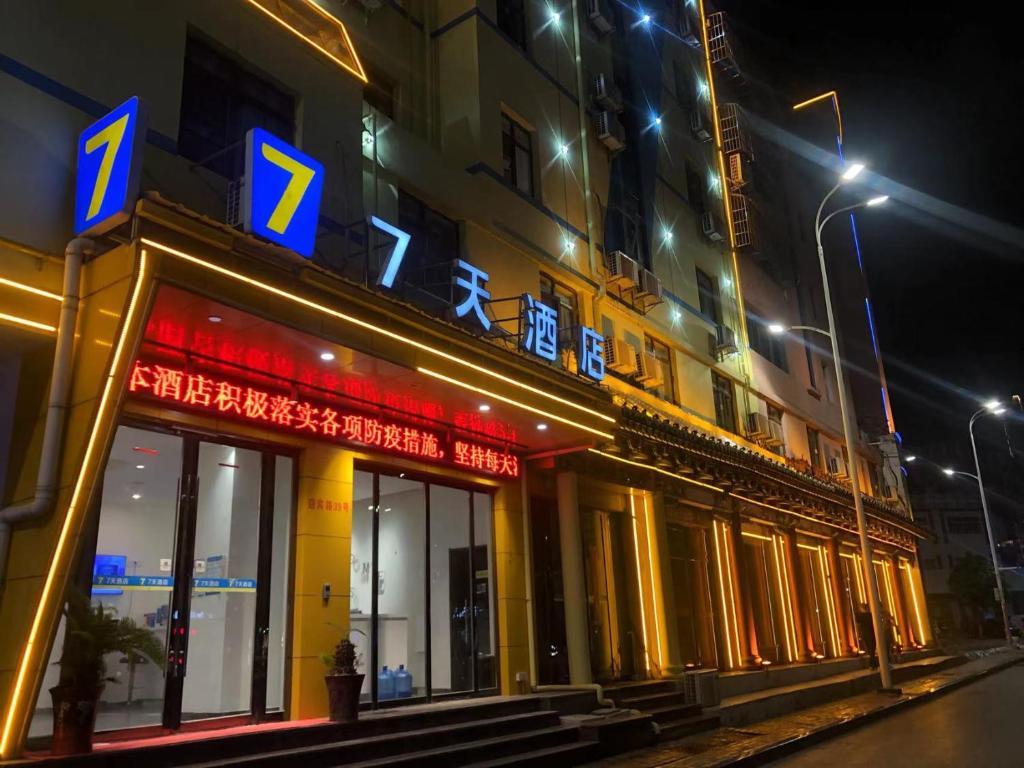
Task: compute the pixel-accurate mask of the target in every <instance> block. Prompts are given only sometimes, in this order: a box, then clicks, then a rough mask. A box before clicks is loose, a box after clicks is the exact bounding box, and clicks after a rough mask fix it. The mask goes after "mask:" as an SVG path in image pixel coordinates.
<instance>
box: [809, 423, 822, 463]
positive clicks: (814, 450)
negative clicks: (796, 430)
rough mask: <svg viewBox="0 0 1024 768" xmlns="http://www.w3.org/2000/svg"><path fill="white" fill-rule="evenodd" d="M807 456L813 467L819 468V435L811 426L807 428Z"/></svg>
mask: <svg viewBox="0 0 1024 768" xmlns="http://www.w3.org/2000/svg"><path fill="white" fill-rule="evenodd" d="M807 458H808V461H810V462H811V467H812V468H813V469H821V435H819V434H818V430H816V429H813V428H812V427H808V428H807Z"/></svg>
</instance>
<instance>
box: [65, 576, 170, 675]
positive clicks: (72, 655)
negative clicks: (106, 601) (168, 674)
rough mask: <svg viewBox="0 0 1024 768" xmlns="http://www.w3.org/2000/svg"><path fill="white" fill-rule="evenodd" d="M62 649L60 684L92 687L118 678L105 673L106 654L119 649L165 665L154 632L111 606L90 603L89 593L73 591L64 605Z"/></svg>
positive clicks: (132, 656)
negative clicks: (87, 594)
mask: <svg viewBox="0 0 1024 768" xmlns="http://www.w3.org/2000/svg"><path fill="white" fill-rule="evenodd" d="M64 616H65V619H66V625H65V626H66V631H65V636H64V649H63V652H62V653H61V656H60V659H59V660H58V661H57V664H58V665H59V666H60V681H61V684H62V685H68V686H74V687H76V688H95V687H98V686H100V685H102V684H103V683H104V682H117V681H116V680H115V679H114V678H112V677H108V676H107V664H106V660H105V658H104V657H105V656H106V655H107V654H108V653H121V654H123V655H125V656H127V657H128V658H130V659H131V658H134V657H136V656H139V655H141V656H145V657H146V658H147V659H149V660H150V661H152V662H153V663H154V664H156V665H157V666H158V667H160V669H163V668H164V662H165V660H164V648H163V645H162V644H161V643H160V641H159V640H158V639H157V638H156V636H155V635H154V634H153V633H152V632H150V631H149V630H148V629H146V628H145V627H140V626H138V625H137V624H136V623H135V622H134V621H133V620H132V619H130V618H127V617H123V618H118V617H117V612H116V611H115V610H114V609H113V608H108V607H106V606H104V605H103V604H102V603H98V604H96V605H93V604H92V602H91V600H90V599H89V597H88V596H86V595H85V594H83V593H82V592H80V591H73V592H71V593H70V595H69V597H68V602H67V605H66V607H65V609H64Z"/></svg>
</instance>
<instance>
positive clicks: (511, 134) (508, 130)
mask: <svg viewBox="0 0 1024 768" xmlns="http://www.w3.org/2000/svg"><path fill="white" fill-rule="evenodd" d="M501 159H502V162H503V165H504V168H503V172H504V174H505V180H506V181H507V182H508V183H509V184H511V185H512V186H514V187H515V188H516V189H518V190H519V191H520V192H522V193H523V194H524V195H529V196H530V197H533V135H532V134H531V133H530V131H529V129H527V128H526V127H524V126H523V125H521V124H520V123H518V122H516V120H514V119H513V118H511V117H509V116H508V115H507V114H505V113H502V115H501Z"/></svg>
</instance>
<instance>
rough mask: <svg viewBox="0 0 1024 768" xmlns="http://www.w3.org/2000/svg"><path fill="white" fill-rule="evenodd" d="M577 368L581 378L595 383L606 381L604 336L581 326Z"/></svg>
mask: <svg viewBox="0 0 1024 768" xmlns="http://www.w3.org/2000/svg"><path fill="white" fill-rule="evenodd" d="M576 368H577V372H578V373H579V374H580V376H586V377H587V378H591V379H593V380H594V381H601V380H602V379H604V336H602V335H601V334H599V333H598V332H597V331H595V330H594V329H593V328H588V327H586V326H580V335H579V348H578V349H577V350H576Z"/></svg>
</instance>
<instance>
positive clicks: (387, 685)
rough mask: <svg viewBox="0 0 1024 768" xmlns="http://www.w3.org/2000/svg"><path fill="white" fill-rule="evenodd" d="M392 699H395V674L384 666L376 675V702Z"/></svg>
mask: <svg viewBox="0 0 1024 768" xmlns="http://www.w3.org/2000/svg"><path fill="white" fill-rule="evenodd" d="M393 698H395V673H394V672H392V671H391V670H390V669H388V665H387V664H385V665H384V669H382V670H381V671H380V674H378V675H377V700H378V701H384V700H385V699H393Z"/></svg>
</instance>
